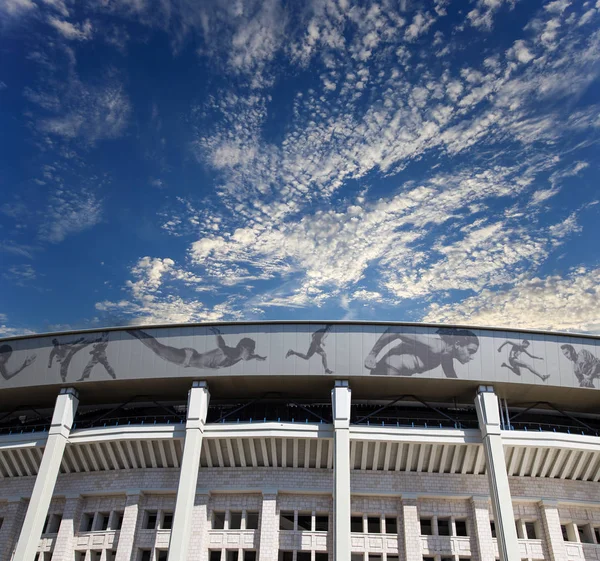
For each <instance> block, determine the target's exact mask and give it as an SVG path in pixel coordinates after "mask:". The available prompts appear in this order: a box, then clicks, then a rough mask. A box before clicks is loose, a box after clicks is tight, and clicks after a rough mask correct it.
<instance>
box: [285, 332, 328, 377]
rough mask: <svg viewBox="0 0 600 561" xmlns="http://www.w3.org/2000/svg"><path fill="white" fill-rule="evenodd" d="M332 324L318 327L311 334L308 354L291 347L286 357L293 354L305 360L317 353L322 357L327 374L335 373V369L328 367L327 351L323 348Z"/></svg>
mask: <svg viewBox="0 0 600 561" xmlns="http://www.w3.org/2000/svg"><path fill="white" fill-rule="evenodd" d="M331 327H332V326H331V325H326V326H325V327H324V328H323V329H318V330H317V331H315V332H314V333H313V334H312V335H311V339H310V346H309V347H308V351H307V352H306V354H304V353H299V352H298V351H293V350H292V349H290V350H289V351H288V352H287V353H286V355H285V358H289V357H291V356H292V355H295V356H299V357H300V358H303V359H304V360H308V359H309V358H310V357H311V356H313V355H314V354H315V353H316V354H318V355H319V356H320V357H321V362H322V363H323V368H324V369H325V374H333V370H329V368H328V367H327V353H326V352H325V349H324V348H323V347H324V346H325V339H327V334H328V333H329V331H330V330H331Z"/></svg>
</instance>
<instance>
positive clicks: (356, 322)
mask: <svg viewBox="0 0 600 561" xmlns="http://www.w3.org/2000/svg"><path fill="white" fill-rule="evenodd" d="M322 323H331V324H334V325H406V326H419V327H450V328H458V329H479V330H484V331H508V332H511V333H534V334H540V335H559V336H561V337H578V338H584V339H598V340H600V334H592V333H578V332H569V331H552V330H546V329H521V328H517V327H499V326H498V327H494V326H482V325H468V324H456V323H423V322H416V321H366V320H364V321H363V320H323V319H318V320H256V321H246V320H244V321H207V322H193V323H156V324H146V325H143V324H142V325H119V326H113V327H96V328H93V329H70V330H66V331H48V332H45V333H30V334H28V335H13V336H12V337H3V338H0V343H2V342H4V341H15V340H20V339H38V338H41V337H50V336H56V335H74V334H79V333H96V332H98V331H122V330H127V329H166V328H178V327H207V326H213V325H214V326H222V325H285V324H296V325H302V324H304V325H314V324H322Z"/></svg>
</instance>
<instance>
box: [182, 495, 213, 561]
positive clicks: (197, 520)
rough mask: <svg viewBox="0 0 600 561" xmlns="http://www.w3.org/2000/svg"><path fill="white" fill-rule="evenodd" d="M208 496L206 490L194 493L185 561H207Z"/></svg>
mask: <svg viewBox="0 0 600 561" xmlns="http://www.w3.org/2000/svg"><path fill="white" fill-rule="evenodd" d="M209 499H210V494H209V492H208V491H206V490H199V491H197V492H196V500H195V501H194V510H193V513H192V527H193V528H194V531H193V532H192V538H191V539H190V548H189V550H188V556H187V561H208V530H209V523H208V501H209Z"/></svg>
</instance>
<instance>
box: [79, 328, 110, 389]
mask: <svg viewBox="0 0 600 561" xmlns="http://www.w3.org/2000/svg"><path fill="white" fill-rule="evenodd" d="M106 347H108V331H105V332H104V333H102V335H101V336H100V339H97V340H96V341H95V342H94V346H93V347H92V350H91V351H90V356H91V357H92V358H90V360H89V362H88V363H87V364H86V365H85V368H84V369H83V372H82V374H81V378H79V379H78V380H77V381H78V382H83V381H84V380H86V379H87V378H89V377H90V374H91V373H92V369H93V368H94V366H96V364H98V363H100V364H101V365H102V366H104V369H105V370H106V371H107V372H108V374H109V375H110V377H111V378H112V379H113V380H116V379H117V375H116V374H115V371H114V370H113V368H112V366H111V365H110V363H109V362H108V357H107V356H106Z"/></svg>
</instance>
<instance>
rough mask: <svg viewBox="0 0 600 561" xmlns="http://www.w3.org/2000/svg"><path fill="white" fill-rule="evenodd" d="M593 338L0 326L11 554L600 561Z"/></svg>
mask: <svg viewBox="0 0 600 561" xmlns="http://www.w3.org/2000/svg"><path fill="white" fill-rule="evenodd" d="M599 343H600V339H598V338H594V337H586V336H573V335H566V334H564V335H563V334H554V333H543V332H533V331H529V332H524V331H511V330H496V329H488V328H470V327H456V326H433V325H423V324H390V323H385V324H384V323H348V322H330V323H300V322H294V323H292V322H288V323H286V322H277V323H235V324H219V325H216V324H215V325H181V326H155V327H140V328H115V329H105V330H102V331H80V332H68V333H58V334H52V335H40V336H28V337H13V338H9V339H3V340H0V374H1V378H0V561H9V560H11V559H15V560H17V561H33V560H34V559H38V560H39V561H49V560H50V559H52V560H53V561H113V560H114V561H167V560H169V561H176V560H177V561H179V560H181V561H183V560H190V561H191V560H193V561H196V560H197V561H218V560H221V561H255V560H260V561H274V560H277V559H280V560H283V561H326V560H328V561H333V560H335V561H358V560H360V561H396V560H405V561H421V560H424V561H449V560H452V561H466V560H473V561H475V560H479V561H495V560H496V559H502V560H510V561H518V560H527V561H540V560H542V559H544V560H555V561H574V560H580V559H600V485H599V481H600V438H599V436H598V434H599V431H600V407H599V405H600V394H599V393H598V391H597V385H598V382H599V380H598V378H600V347H599Z"/></svg>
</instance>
